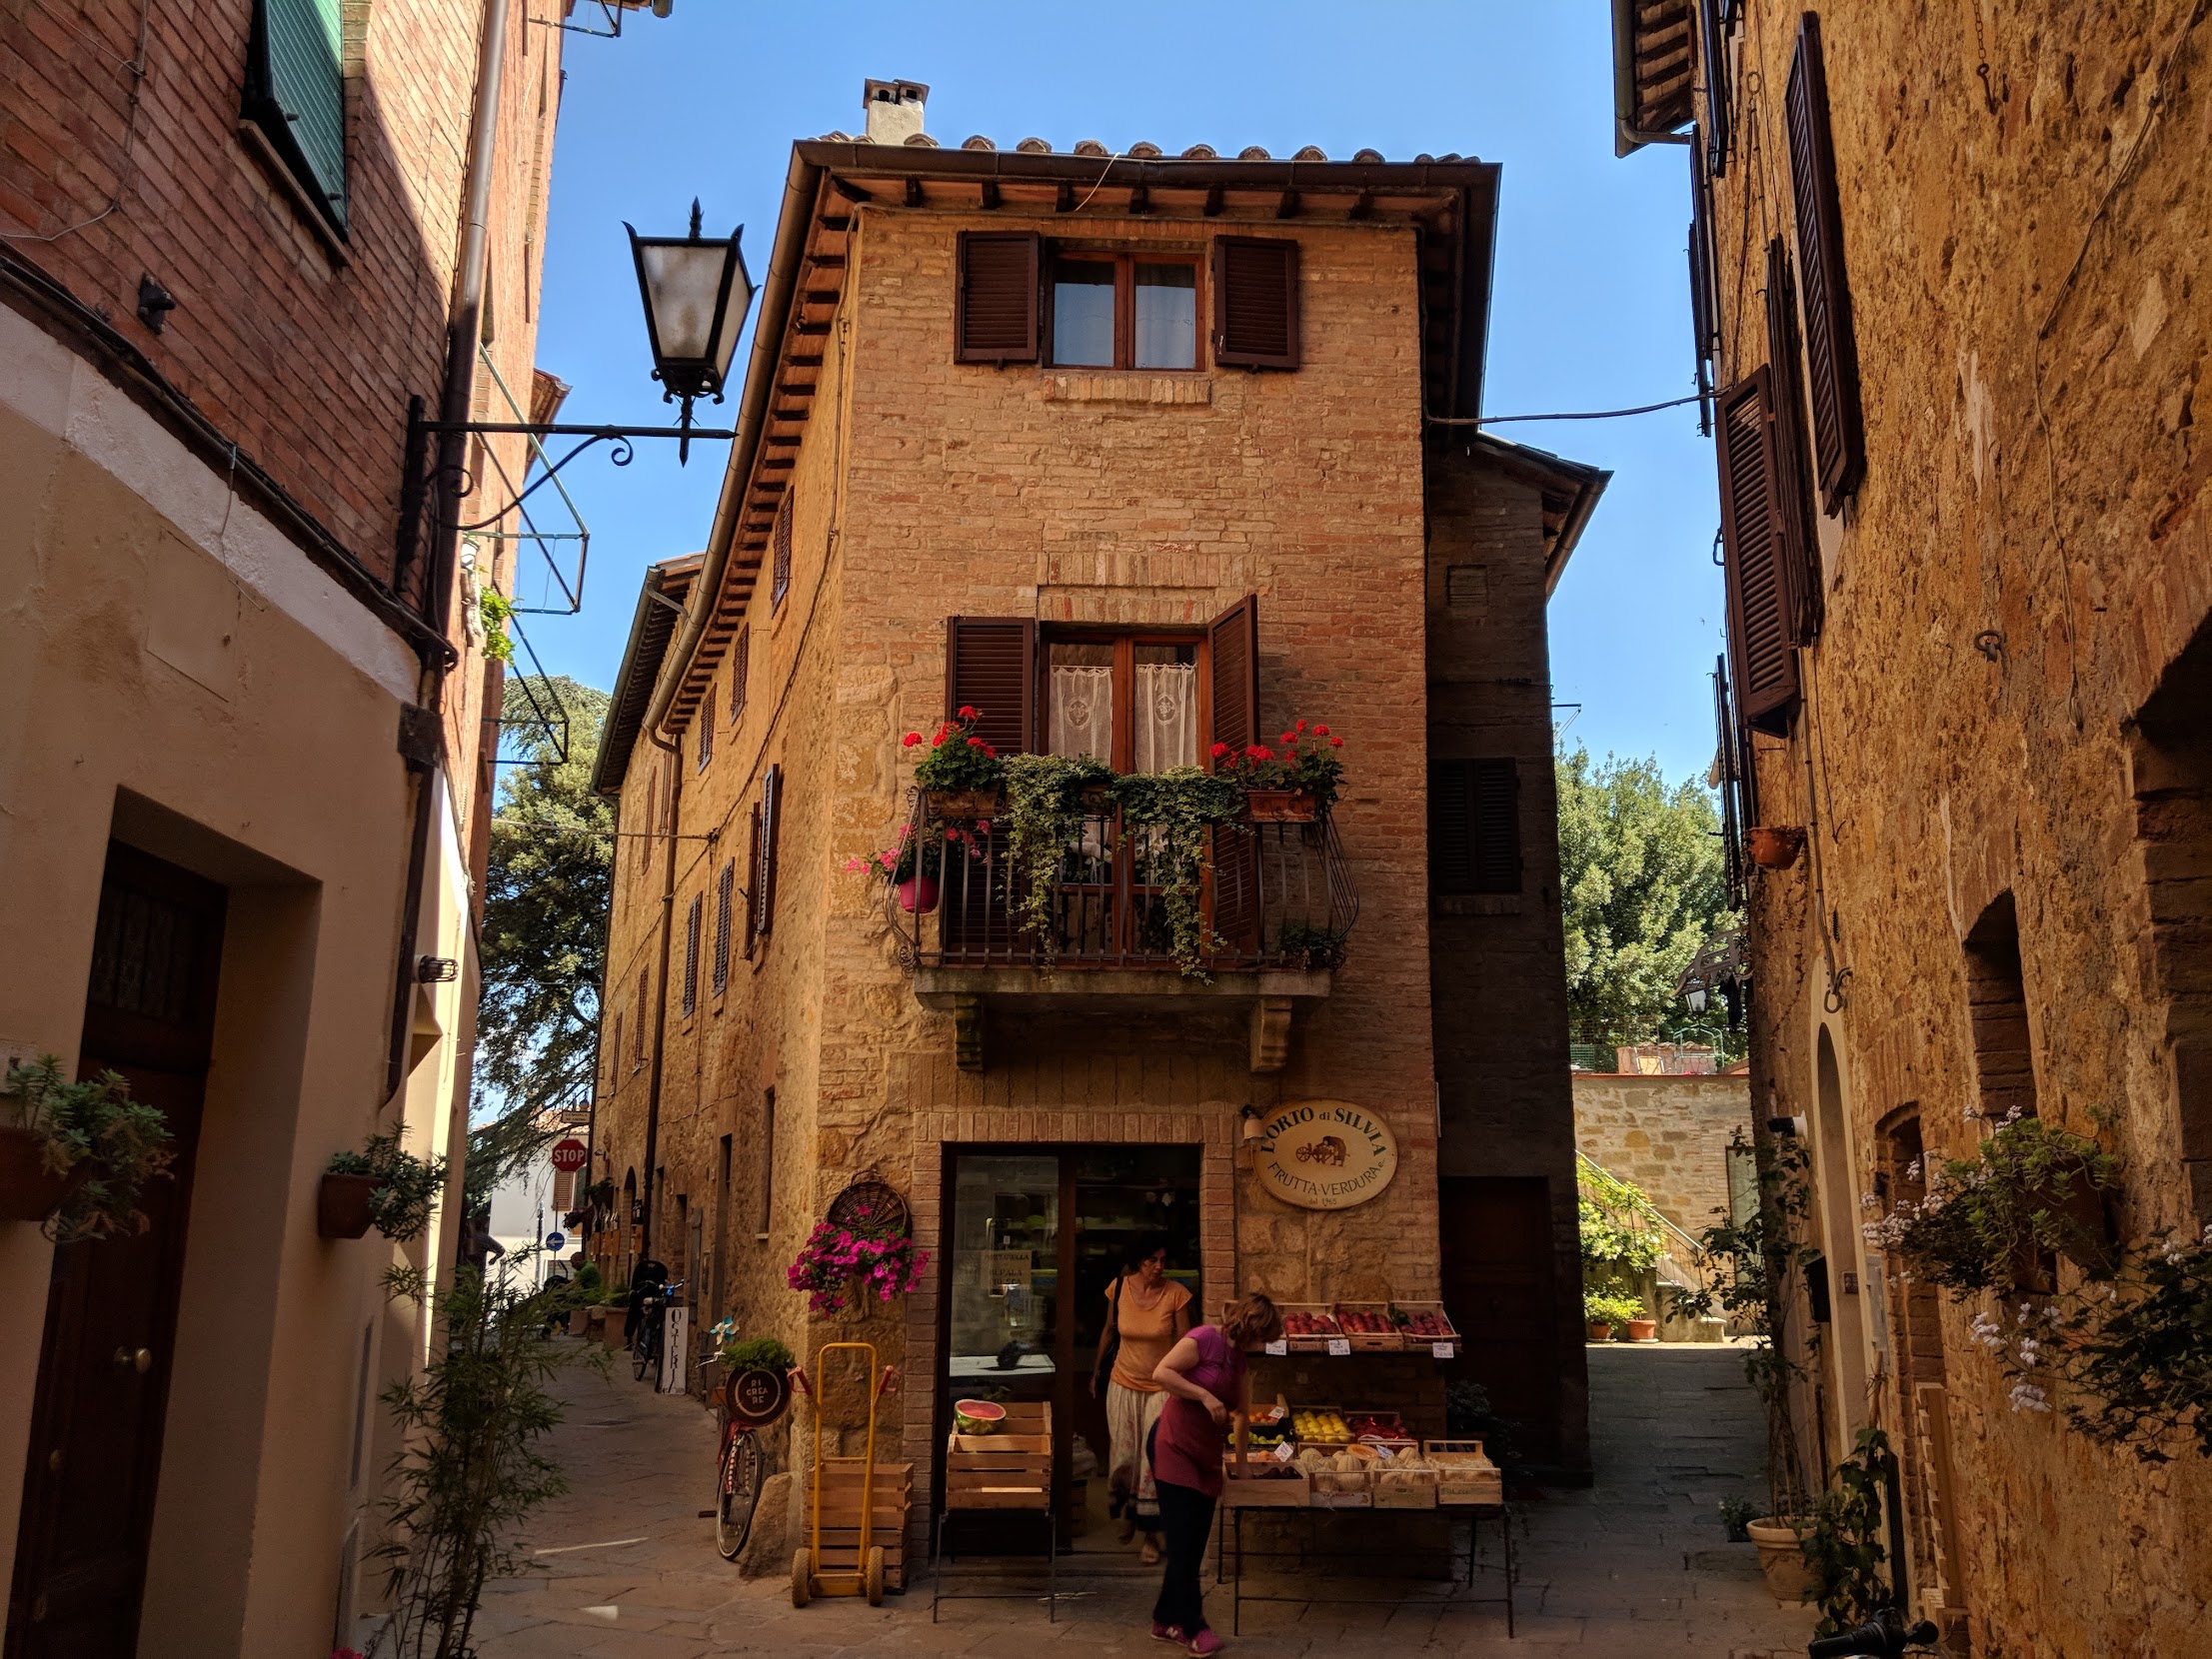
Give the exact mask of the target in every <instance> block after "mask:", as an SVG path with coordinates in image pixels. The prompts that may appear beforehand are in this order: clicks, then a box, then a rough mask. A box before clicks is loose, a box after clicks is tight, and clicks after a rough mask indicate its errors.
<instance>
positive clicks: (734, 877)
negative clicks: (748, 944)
mask: <svg viewBox="0 0 2212 1659" xmlns="http://www.w3.org/2000/svg"><path fill="white" fill-rule="evenodd" d="M737 885H738V860H737V859H735V858H725V859H724V860H723V861H722V873H721V874H719V875H717V876H716V877H715V971H714V986H715V994H716V995H717V996H720V995H721V994H722V993H723V992H724V991H726V990H728V989H729V988H730V905H731V903H732V901H733V899H734V898H735V896H736V891H737Z"/></svg>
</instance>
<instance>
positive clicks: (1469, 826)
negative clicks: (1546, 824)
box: [1428, 761, 1521, 893]
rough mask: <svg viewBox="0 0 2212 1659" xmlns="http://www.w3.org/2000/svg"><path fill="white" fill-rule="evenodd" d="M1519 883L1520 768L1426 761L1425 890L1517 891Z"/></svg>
mask: <svg viewBox="0 0 2212 1659" xmlns="http://www.w3.org/2000/svg"><path fill="white" fill-rule="evenodd" d="M1520 882H1521V862H1520V769H1519V768H1518V767H1517V766H1516V765H1515V764H1514V763H1513V762H1511V761H1431V762H1429V763H1428V890H1429V891H1430V892H1436V893H1472V892H1518V891H1520Z"/></svg>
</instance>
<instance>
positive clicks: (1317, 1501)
mask: <svg viewBox="0 0 2212 1659" xmlns="http://www.w3.org/2000/svg"><path fill="white" fill-rule="evenodd" d="M1307 1507H1309V1508H1312V1509H1372V1508H1373V1507H1374V1494H1373V1493H1372V1492H1315V1493H1314V1494H1313V1495H1312V1498H1311V1499H1310V1500H1309V1502H1308V1505H1307Z"/></svg>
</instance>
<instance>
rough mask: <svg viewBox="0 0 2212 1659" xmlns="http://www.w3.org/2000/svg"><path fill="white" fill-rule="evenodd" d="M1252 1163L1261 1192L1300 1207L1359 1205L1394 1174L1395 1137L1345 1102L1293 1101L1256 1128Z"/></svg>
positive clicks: (1384, 1125) (1378, 1120) (1382, 1124)
mask: <svg viewBox="0 0 2212 1659" xmlns="http://www.w3.org/2000/svg"><path fill="white" fill-rule="evenodd" d="M1252 1162H1253V1167H1255V1168H1256V1169H1257V1170H1258V1171H1259V1178H1260V1180H1261V1181H1262V1182H1263V1183H1265V1185H1266V1187H1267V1190H1268V1191H1270V1192H1272V1193H1273V1194H1274V1195H1275V1196H1276V1197H1278V1198H1280V1199H1282V1200H1283V1201H1284V1202H1285V1203H1292V1204H1296V1205H1298V1206H1299V1207H1300V1208H1303V1209H1348V1208H1349V1207H1350V1206H1351V1205H1353V1204H1363V1203H1365V1202H1366V1201H1367V1200H1368V1199H1369V1198H1372V1197H1373V1196H1374V1195H1375V1194H1376V1193H1377V1192H1380V1191H1381V1190H1382V1189H1383V1188H1384V1187H1386V1186H1388V1185H1389V1184H1390V1177H1391V1176H1392V1175H1394V1174H1396V1173H1397V1137H1396V1136H1395V1135H1393V1134H1391V1133H1390V1126H1389V1125H1388V1124H1387V1123H1385V1122H1383V1121H1382V1119H1381V1118H1379V1117H1377V1116H1376V1115H1375V1114H1374V1113H1373V1112H1371V1111H1369V1110H1367V1109H1366V1107H1364V1106H1355V1105H1353V1104H1351V1102H1350V1101H1348V1100H1294V1101H1292V1102H1290V1103H1289V1104H1288V1105H1284V1106H1278V1107H1276V1108H1275V1110H1274V1112H1273V1113H1272V1114H1271V1115H1270V1116H1269V1117H1268V1118H1267V1120H1266V1121H1265V1122H1264V1123H1263V1124H1262V1125H1261V1126H1260V1133H1259V1144H1258V1149H1257V1153H1256V1155H1255V1156H1254V1158H1253V1160H1252Z"/></svg>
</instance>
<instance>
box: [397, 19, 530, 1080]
mask: <svg viewBox="0 0 2212 1659" xmlns="http://www.w3.org/2000/svg"><path fill="white" fill-rule="evenodd" d="M508 4H509V0H484V32H483V34H482V36H481V37H480V38H479V39H478V41H477V64H476V98H475V101H474V105H473V107H472V108H471V110H470V113H469V133H470V136H469V171H468V175H467V177H466V179H465V180H464V182H463V198H464V206H463V211H462V221H461V222H462V233H461V260H460V265H459V267H458V269H457V270H456V271H455V273H454V295H453V310H452V313H451V319H450V321H449V323H448V325H447V330H446V370H445V384H444V388H443V390H442V391H441V393H440V395H439V400H438V418H439V420H441V421H444V422H457V421H466V420H467V419H468V418H469V410H470V408H471V407H472V406H473V405H474V403H475V401H476V342H477V337H478V335H480V334H481V333H482V332H483V321H484V249H485V242H486V239H487V236H488V234H489V222H490V219H491V211H492V164H493V161H494V159H495V158H496V155H497V153H498V149H499V102H500V83H501V80H502V79H503V75H504V71H505V68H506V47H507V17H508ZM467 443H468V440H467V438H466V437H465V436H463V435H462V434H460V433H450V432H449V433H441V434H440V435H439V439H438V469H437V472H436V473H435V474H434V475H433V482H432V502H433V515H434V517H433V521H432V522H433V529H432V531H431V549H430V570H429V573H428V575H427V578H426V581H427V583H428V587H427V588H426V590H425V591H426V592H427V593H428V594H429V595H430V596H431V610H432V615H431V619H430V621H431V626H432V627H433V628H435V629H436V630H437V633H438V638H439V639H441V640H445V639H448V638H450V636H451V631H452V627H453V594H452V588H453V561H454V555H455V552H456V550H457V548H458V545H459V542H460V537H461V533H460V530H459V528H458V526H459V520H460V513H459V511H458V509H457V504H456V503H455V502H453V501H452V500H450V499H448V497H447V484H446V481H448V480H450V479H453V478H455V477H458V476H459V472H460V467H461V463H462V461H463V459H464V458H465V457H466V455H467V448H466V446H467ZM424 681H425V685H424V690H423V701H422V709H423V711H425V717H426V718H424V724H425V725H428V726H429V727H430V728H431V730H432V732H434V733H436V732H439V731H440V729H441V721H440V717H441V716H442V714H443V712H444V710H445V704H446V676H445V670H444V668H443V667H442V666H440V665H438V664H436V663H435V662H433V663H432V664H430V665H428V666H427V667H426V669H425V671H424ZM438 748H439V750H441V751H442V749H443V745H442V744H440V745H438ZM443 762H444V756H443V754H442V753H439V754H435V755H431V756H428V757H425V758H424V760H423V764H422V765H421V767H420V770H419V772H418V776H417V780H416V784H415V829H414V836H413V839H412V841H411V842H410V844H409V847H408V855H407V885H406V887H405V889H404V890H403V892H402V894H401V899H400V903H401V912H400V960H399V973H398V980H399V983H398V987H397V992H396V994H395V996H394V998H393V1007H392V1046H391V1051H390V1054H389V1056H388V1058H387V1061H386V1066H385V1088H384V1093H385V1098H386V1099H387V1100H389V1099H390V1098H391V1097H392V1096H394V1095H396V1094H397V1093H399V1091H400V1085H401V1084H402V1083H403V1082H405V1081H406V1078H407V1050H408V1046H409V1040H410V1038H411V1037H412V1035H413V1032H414V1024H415V1018H414V1014H415V950H416V944H417V941H418V938H419V936H420V934H421V931H422V921H423V878H424V875H425V873H426V872H427V869H428V865H429V861H430V830H431V816H432V814H433V813H435V812H436V810H437V801H438V792H437V791H436V790H435V789H433V788H432V787H431V785H432V773H433V772H435V771H436V770H437V769H438V768H439V767H440V766H442V765H443Z"/></svg>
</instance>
